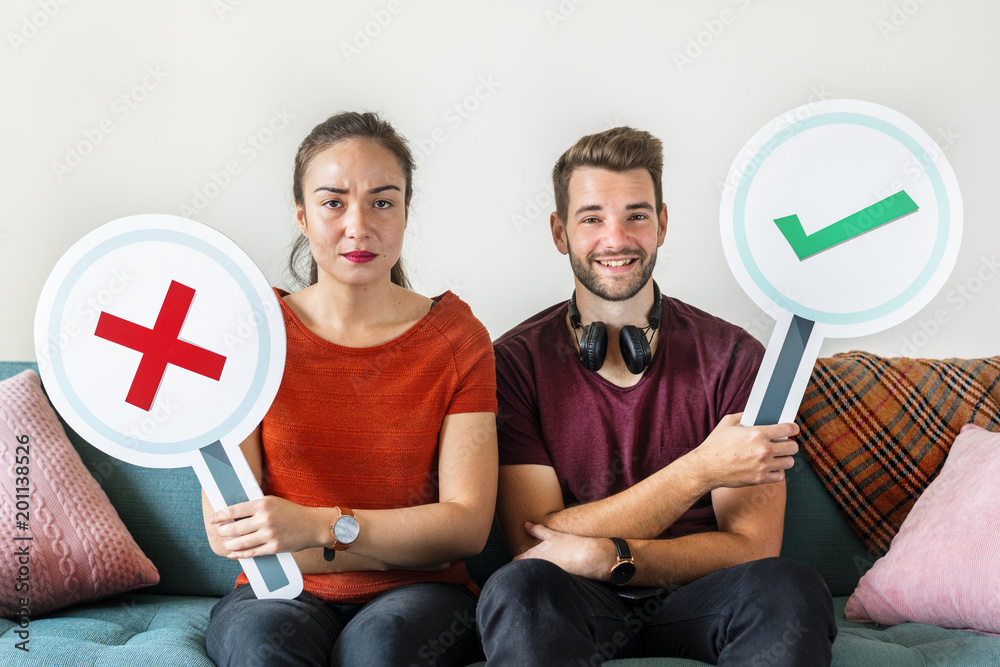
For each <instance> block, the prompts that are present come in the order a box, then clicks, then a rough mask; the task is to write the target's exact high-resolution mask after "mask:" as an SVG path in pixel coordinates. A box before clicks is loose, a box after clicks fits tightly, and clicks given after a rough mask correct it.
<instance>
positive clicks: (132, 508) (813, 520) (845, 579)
mask: <svg viewBox="0 0 1000 667" xmlns="http://www.w3.org/2000/svg"><path fill="white" fill-rule="evenodd" d="M29 368H30V369H33V370H35V371H36V372H37V366H36V365H35V364H33V363H29V362H0V380H2V379H6V378H8V377H11V376H13V375H16V374H17V373H20V372H21V371H23V370H26V369H29ZM64 426H65V424H64ZM66 432H67V434H68V436H69V438H70V441H71V442H72V443H73V445H74V446H75V447H76V449H77V451H78V452H79V453H80V457H81V458H82V459H83V463H84V465H86V466H87V469H88V470H90V472H91V474H92V475H93V476H94V478H95V479H96V480H97V481H98V483H99V484H100V485H101V487H102V488H103V489H104V492H105V493H106V494H107V496H108V498H109V499H110V500H111V503H112V504H113V505H114V506H115V509H116V510H117V511H118V515H119V516H120V517H121V519H122V521H123V522H124V524H125V526H126V527H127V528H128V530H129V532H130V533H131V534H132V537H133V538H134V539H135V541H136V542H137V543H138V545H139V547H140V548H141V549H142V551H143V553H145V554H146V556H147V557H148V558H149V559H150V560H152V561H153V563H154V564H155V565H156V567H157V569H158V570H159V572H160V583H159V584H157V585H156V586H153V587H150V588H147V589H144V590H145V591H147V592H156V593H172V594H180V595H224V594H225V593H227V592H228V591H230V590H231V589H232V587H233V584H234V582H235V580H236V577H237V576H238V575H239V573H240V566H239V564H238V563H234V562H231V561H229V560H227V559H225V558H220V557H219V556H216V555H215V554H214V553H213V552H212V550H211V549H210V548H209V546H208V540H207V539H206V537H205V527H204V523H203V521H202V513H201V485H200V484H199V483H198V478H197V476H196V475H195V474H194V471H193V470H191V469H190V468H174V469H160V468H140V467H138V466H134V465H131V464H129V463H124V462H122V461H119V460H117V459H115V458H113V457H111V456H108V455H107V454H105V453H103V452H101V451H100V450H98V449H96V448H95V447H93V446H91V445H90V444H88V443H87V442H85V441H84V440H83V439H82V438H81V437H80V436H79V435H77V434H76V433H75V432H74V431H73V430H72V429H70V428H69V427H66ZM787 485H788V503H787V509H786V512H785V535H784V546H783V549H782V555H784V556H787V557H789V558H793V559H795V560H798V561H800V562H802V563H805V564H806V565H809V566H810V567H813V568H814V569H815V570H816V571H817V572H819V573H820V574H821V575H822V576H823V578H824V579H825V580H826V582H827V585H828V586H829V587H830V590H831V592H832V593H833V594H834V595H847V594H850V593H851V591H853V590H854V588H855V586H856V585H857V581H858V578H859V577H860V576H861V574H863V573H864V572H865V571H866V570H867V569H868V568H869V567H870V566H871V565H872V563H873V562H874V560H875V558H874V557H873V556H872V555H871V554H870V553H869V552H868V550H867V549H866V548H865V546H864V544H863V543H862V542H861V540H860V539H859V538H858V537H857V536H856V535H855V533H854V532H853V531H852V529H851V528H850V526H849V524H848V522H847V520H846V519H845V518H844V515H843V514H842V513H841V511H840V509H839V508H838V507H837V506H836V504H835V503H834V502H833V499H832V498H831V497H830V495H829V494H828V493H827V492H826V490H825V489H824V488H823V486H822V484H821V482H820V480H819V479H818V478H817V477H816V474H815V473H814V472H813V471H812V469H811V468H810V467H809V465H808V463H806V461H805V460H803V459H802V458H801V456H797V457H796V463H795V467H794V468H792V470H791V471H789V473H788V476H787ZM509 561H510V555H509V554H508V553H507V550H506V548H505V546H504V544H503V540H502V539H501V536H500V532H499V530H498V529H497V525H496V523H495V522H494V525H493V531H492V533H491V534H490V539H489V541H488V543H487V545H486V548H485V549H484V550H483V552H482V553H481V554H480V555H478V556H475V557H473V558H469V559H467V561H466V562H467V564H468V567H469V572H470V573H471V575H472V577H473V579H475V580H476V581H477V582H478V583H479V584H480V585H482V584H483V583H485V581H486V579H487V578H488V577H489V575H490V574H492V573H493V572H494V571H495V570H496V569H497V568H498V567H500V566H501V565H503V564H504V563H507V562H509Z"/></svg>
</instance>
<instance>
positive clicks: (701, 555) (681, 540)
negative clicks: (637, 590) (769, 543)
mask: <svg viewBox="0 0 1000 667" xmlns="http://www.w3.org/2000/svg"><path fill="white" fill-rule="evenodd" d="M628 545H629V549H630V550H631V552H632V558H633V559H634V561H635V566H636V573H635V579H633V580H632V585H634V586H663V587H665V588H671V587H673V586H679V585H682V584H686V583H688V582H690V581H694V580H695V579H698V578H700V577H704V576H705V575H707V574H711V573H712V572H715V571H717V570H721V569H723V568H726V567H731V566H733V565H739V564H740V563H746V562H749V561H752V560H757V559H759V558H767V557H770V556H777V555H778V553H772V552H771V551H770V550H767V549H766V548H763V547H762V546H761V542H760V541H758V540H754V539H752V538H750V537H748V536H746V535H741V534H739V533H725V532H714V531H713V532H707V533H696V534H694V535H685V536H684V537H678V538H676V539H671V540H629V543H628Z"/></svg>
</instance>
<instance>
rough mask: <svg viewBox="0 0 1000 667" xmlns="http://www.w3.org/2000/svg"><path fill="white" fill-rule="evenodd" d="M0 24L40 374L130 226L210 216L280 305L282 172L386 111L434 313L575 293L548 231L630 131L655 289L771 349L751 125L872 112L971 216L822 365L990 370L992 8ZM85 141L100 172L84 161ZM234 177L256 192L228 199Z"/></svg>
mask: <svg viewBox="0 0 1000 667" xmlns="http://www.w3.org/2000/svg"><path fill="white" fill-rule="evenodd" d="M391 10H396V13H395V14H394V13H392V11H391ZM724 11H725V12H728V13H726V14H723V12H724ZM0 12H2V19H0V27H2V29H3V33H4V36H5V39H4V45H3V46H0V90H2V91H3V93H2V94H3V97H4V103H3V105H2V108H0V114H2V119H3V122H2V123H0V132H2V139H3V141H2V143H0V145H2V147H3V148H2V152H0V179H2V182H3V183H4V187H3V194H4V196H3V198H2V200H0V278H2V282H3V284H4V286H5V287H6V298H5V299H4V310H3V312H4V314H3V316H2V317H0V359H32V358H34V351H33V346H32V333H31V329H32V322H33V318H34V311H35V305H36V303H37V299H38V295H39V292H40V291H41V288H42V284H43V283H44V281H45V278H46V277H47V275H48V273H49V271H50V270H51V268H52V266H53V265H54V264H55V262H56V260H57V259H58V258H59V257H60V256H61V254H62V253H63V252H64V251H65V250H66V249H67V248H68V247H69V246H70V245H72V244H73V243H74V242H75V241H76V240H78V239H79V238H80V237H82V236H83V235H84V234H86V233H87V232H88V231H90V230H92V229H94V228H95V227H97V226H99V225H101V224H103V223H105V222H108V221H110V220H113V219H116V218H119V217H124V216H127V215H132V214H137V213H150V212H161V213H172V214H181V213H182V211H181V206H187V207H190V209H197V210H195V211H194V212H193V213H192V212H191V210H189V211H187V212H188V217H193V218H195V219H197V220H200V221H202V222H205V223H207V224H209V225H212V226H214V227H216V228H217V229H219V230H221V231H223V232H224V233H226V234H227V235H229V236H230V237H232V238H233V239H234V240H235V241H236V242H237V243H239V244H240V245H241V246H242V247H243V248H244V249H245V250H246V251H247V252H248V253H249V254H250V255H251V257H253V258H254V260H255V261H256V262H257V263H258V264H259V265H260V266H261V267H262V268H263V269H264V271H265V273H266V274H267V276H268V277H269V279H271V281H272V282H273V283H275V284H279V285H284V284H286V278H285V275H284V274H283V272H282V264H283V261H284V258H285V256H286V250H287V247H288V243H289V242H290V240H291V238H292V236H291V235H292V232H293V226H292V220H293V218H292V206H291V196H290V181H291V161H292V156H293V155H294V151H295V147H296V146H297V144H298V142H299V141H300V140H301V139H302V137H304V136H305V134H306V133H307V132H308V131H309V129H311V128H312V127H313V125H315V124H316V123H318V122H319V121H321V120H323V119H324V118H326V117H327V116H328V115H330V114H331V113H334V112H336V111H338V110H344V109H373V110H379V111H382V112H384V114H385V115H386V116H387V117H388V118H389V119H390V120H391V121H392V122H393V123H394V124H395V125H396V127H397V129H399V130H400V131H401V132H402V133H403V134H404V135H405V136H407V137H408V138H409V139H410V140H411V142H412V143H413V144H414V145H415V147H417V148H418V149H419V148H421V147H424V149H425V150H424V153H429V155H426V156H425V157H424V158H423V159H422V160H421V164H420V167H419V170H418V174H417V180H416V196H415V200H414V208H413V210H412V218H411V225H410V231H411V233H410V238H409V240H408V246H407V247H406V248H405V249H404V256H405V258H406V259H407V260H408V261H409V265H410V267H411V275H412V277H413V278H414V279H415V280H414V282H415V286H416V288H417V289H418V291H421V292H423V293H425V294H430V295H434V294H438V293H440V292H442V291H444V290H445V289H452V290H454V291H456V292H457V293H458V294H459V295H460V296H461V297H462V298H464V299H465V300H466V301H468V302H469V303H470V304H471V305H472V307H473V310H474V311H475V312H476V314H477V315H478V316H479V317H480V319H482V320H483V322H484V323H485V324H486V325H487V327H488V328H489V330H490V332H491V333H492V334H493V335H494V336H498V335H500V334H501V333H503V332H504V331H505V330H506V329H508V328H509V327H511V326H513V325H514V324H516V323H517V322H519V321H521V320H522V319H524V318H525V317H527V316H529V315H531V314H533V313H535V312H536V311H538V310H540V309H541V308H543V307H545V306H547V305H550V304H551V303H554V302H555V301H558V300H562V299H565V298H567V297H568V295H569V291H570V288H571V285H572V280H571V275H570V270H569V265H568V262H567V260H566V259H565V258H564V257H563V256H562V255H559V254H558V253H557V252H556V250H555V249H554V247H553V246H552V242H551V240H550V237H549V231H548V213H549V211H550V210H551V208H552V203H551V186H550V184H549V180H548V173H549V170H550V169H551V166H552V164H553V162H554V161H555V159H556V158H557V157H558V156H559V154H560V153H561V152H562V151H563V150H565V149H566V148H567V147H568V146H569V145H571V144H572V143H573V142H574V141H575V140H576V139H577V138H578V137H579V136H581V135H583V134H587V133H591V132H594V131H598V130H601V129H604V128H606V127H610V126H612V125H618V124H630V125H633V126H636V127H640V128H643V129H647V130H649V131H651V132H652V133H654V134H656V135H657V136H659V137H661V138H662V139H663V142H664V146H665V149H666V167H665V173H664V194H665V198H666V201H667V203H668V207H669V210H670V227H669V230H668V234H667V242H666V246H665V247H664V249H662V251H661V253H660V263H659V265H658V267H657V269H656V272H655V276H656V278H657V280H658V281H659V282H660V284H661V286H662V287H663V288H664V291H665V292H667V293H669V294H672V295H674V296H678V297H680V298H682V299H684V300H686V301H688V302H690V303H692V304H694V305H697V306H699V307H702V308H705V309H707V310H709V311H711V312H714V313H716V314H718V315H720V316H722V317H725V318H727V319H729V320H731V321H734V322H736V323H738V324H741V325H743V326H745V327H747V328H748V329H749V330H751V332H752V333H754V334H755V335H756V336H757V337H758V338H761V339H763V340H766V339H767V336H768V334H769V332H770V329H771V323H770V320H768V319H767V318H766V316H763V315H762V314H761V313H760V311H759V309H757V308H756V306H754V305H753V304H752V303H751V301H750V300H749V298H747V297H746V296H745V295H744V293H743V292H742V291H741V290H740V288H739V287H738V285H737V284H736V281H735V280H734V278H733V277H732V275H731V273H730V271H729V268H728V265H727V264H726V261H725V258H724V255H723V252H722V248H721V245H720V234H719V221H718V218H719V215H718V210H719V197H720V189H721V182H722V181H723V179H724V178H725V176H726V173H727V171H728V169H729V166H730V164H731V162H732V160H733V159H734V157H735V156H736V153H737V151H738V150H739V149H740V148H741V147H742V146H743V144H744V143H745V142H746V140H747V139H749V137H750V136H751V135H752V134H753V133H754V132H755V131H756V130H757V129H758V128H759V127H760V126H762V125H763V124H764V123H765V122H767V121H768V120H770V119H771V118H773V117H774V116H776V115H778V114H779V113H781V112H783V111H785V110H788V109H791V108H793V107H795V106H798V105H800V104H804V103H806V102H808V101H811V100H814V99H817V97H844V98H856V99H863V100H868V101H872V102H877V103H880V104H883V105H886V106H889V107H892V108H895V109H897V110H899V111H901V112H903V113H904V114H906V115H908V116H910V117H911V118H913V119H914V120H915V121H916V122H917V123H919V124H920V125H921V126H922V127H923V128H924V129H926V130H927V131H928V132H929V133H930V134H931V135H933V136H941V137H942V138H943V142H944V144H945V147H946V149H947V150H946V154H947V157H948V159H949V160H950V162H951V164H952V165H953V167H954V169H955V171H956V173H957V175H958V180H959V183H960V185H961V188H962V193H963V197H964V203H965V234H964V240H963V245H962V250H961V253H960V256H959V260H958V265H957V266H956V268H955V270H954V272H953V273H952V275H951V277H950V278H949V280H948V283H947V285H946V287H945V289H944V290H943V291H942V292H941V294H940V295H939V296H938V297H937V298H936V299H935V300H934V301H933V302H932V303H931V304H930V305H929V306H928V307H927V308H925V309H924V311H922V312H921V313H920V314H919V315H918V316H916V317H914V318H913V319H911V320H909V321H908V322H905V323H904V324H902V325H899V326H897V327H895V328H894V329H891V330H889V331H886V332H884V333H882V334H880V335H876V336H871V337H868V338H861V339H853V340H835V341H828V342H827V343H826V344H825V346H824V348H823V354H830V353H833V352H835V351H840V350H847V349H852V348H862V349H868V350H871V351H874V352H878V353H881V354H887V355H898V354H901V353H904V352H905V353H907V354H908V355H910V356H926V357H946V356H965V357H975V356H991V355H996V354H1000V344H998V342H997V338H996V334H995V332H996V331H997V329H998V326H997V325H998V324H1000V279H997V272H998V271H1000V266H998V265H997V264H996V263H995V258H996V256H997V255H998V254H1000V226H998V225H997V220H998V217H1000V216H998V215H997V213H996V212H995V211H993V209H992V206H993V203H992V202H994V199H993V195H992V194H991V193H992V192H994V188H995V182H996V180H997V176H998V172H1000V169H998V166H997V156H998V154H1000V153H998V150H1000V122H998V120H997V119H998V111H1000V76H998V72H1000V44H998V40H997V39H996V32H995V31H996V26H997V25H998V24H1000V4H998V3H995V2H993V1H992V0H950V1H949V2H944V1H943V0H919V1H918V0H840V1H838V2H803V1H802V0H712V1H706V0H674V1H672V2H656V1H653V0H649V1H638V0H633V1H629V2H610V1H601V0H587V1H584V0H561V2H560V0H543V1H542V2H527V1H525V0H522V1H520V2H503V3H501V2H470V1H467V0H464V1H458V0H453V1H449V2H430V1H425V2H414V1H413V0H393V1H392V2H390V1H389V0H375V1H366V2H331V1H329V0H301V1H299V2H294V3H280V4H279V3H276V2H271V3H266V2H262V1H261V0H197V1H196V0H175V1H171V2H166V1H160V2H126V1H125V0H89V1H84V0H6V2H5V3H4V6H3V9H2V10H0ZM720 17H721V18H720ZM722 18H725V19H727V20H728V21H729V22H728V23H724V22H722V20H721V19H722ZM378 19H381V20H382V22H383V23H386V25H384V26H379V25H378V23H377V22H376V21H377V20H378ZM365 30H368V31H369V32H371V33H376V34H375V36H373V37H365V38H364V41H362V39H361V38H360V37H359V32H360V33H361V34H363V32H364V31H365ZM713 32H714V33H717V34H713ZM698 41H701V42H702V43H703V44H707V46H703V47H699V46H697V42H698ZM355 42H356V43H357V45H358V46H357V47H356V48H357V50H356V51H354V52H350V49H346V47H345V45H348V46H351V47H353V46H354V45H355ZM365 42H367V44H365ZM699 49H700V53H699V52H698V51H699ZM685 52H687V53H688V54H689V55H691V56H692V60H691V62H688V63H681V64H679V63H678V59H677V56H678V54H680V55H683V54H685ZM477 94H478V95H479V97H480V98H481V99H476V95H477ZM463 104H464V105H466V106H467V107H468V108H469V110H468V111H464V110H463V112H462V114H463V115H459V114H458V113H457V112H456V111H455V110H454V108H453V107H454V106H455V105H459V106H460V107H461V105H463ZM252 136H258V137H260V139H261V140H269V142H270V143H267V144H266V145H261V149H260V150H257V149H256V148H253V147H252V145H251V144H250V143H248V141H249V139H248V138H249V137H252ZM81 143H82V144H83V145H82V147H81V148H80V150H81V152H87V153H88V154H87V155H85V156H83V157H82V158H80V160H79V161H77V160H75V159H74V158H73V157H72V156H70V157H69V158H68V157H67V153H68V152H69V151H71V150H74V147H78V146H79V145H80V144H81ZM88 144H96V145H93V146H92V147H90V146H88ZM88 148H92V149H91V150H89V151H88ZM427 148H432V149H433V151H432V152H431V151H430V150H426V149H427ZM68 160H69V161H68ZM56 163H61V164H63V165H67V167H68V168H69V169H70V170H69V171H67V170H65V169H62V168H59V167H57V166H56ZM227 163H231V164H230V166H234V167H235V168H236V169H238V173H237V174H236V175H235V176H232V177H231V178H229V179H228V182H227V179H226V178H221V177H218V174H217V175H216V178H217V179H218V180H219V181H220V182H222V183H223V184H224V187H221V188H217V187H215V186H214V185H213V176H212V174H213V172H216V173H217V172H220V171H222V170H224V169H225V167H226V165H227ZM236 169H234V171H235V170H236ZM57 172H58V173H57ZM206 190H207V194H208V195H210V198H205V199H199V197H197V196H196V192H200V193H202V195H201V196H204V194H205V193H206ZM536 202H537V205H536ZM935 317H937V319H938V320H939V321H940V322H943V323H939V324H937V325H936V327H935V326H930V325H929V324H928V322H930V321H931V320H934V318H935ZM928 330H931V331H933V335H926V333H925V332H926V331H928ZM904 343H909V345H904Z"/></svg>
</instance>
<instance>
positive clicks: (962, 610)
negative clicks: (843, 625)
mask: <svg viewBox="0 0 1000 667" xmlns="http://www.w3.org/2000/svg"><path fill="white" fill-rule="evenodd" d="M997 479H1000V433H991V432H989V431H987V430H985V429H983V428H980V427H979V426H974V425H972V424H969V425H967V426H964V427H962V430H961V432H960V433H959V435H958V437H957V438H956V439H955V443H954V444H953V445H952V447H951V451H950V452H949V453H948V458H947V459H946V460H945V462H944V465H943V466H942V468H941V472H940V474H938V476H937V477H936V478H935V479H934V481H933V482H931V484H930V486H928V487H927V489H926V490H925V491H924V492H923V494H921V496H920V497H919V498H918V499H917V502H916V503H915V504H914V505H913V509H912V510H910V513H909V515H907V517H906V519H905V520H904V521H903V525H902V526H901V527H900V529H899V532H898V533H897V534H896V536H895V537H894V538H893V540H892V543H891V544H890V545H889V552H888V553H887V554H886V555H885V556H883V557H882V558H880V559H879V560H877V561H876V562H875V565H874V566H873V567H872V569H871V570H869V571H868V572H867V573H866V574H865V575H864V576H863V577H862V578H861V581H859V582H858V587H857V589H856V590H855V591H854V594H853V595H852V596H851V597H850V599H849V600H848V601H847V607H846V609H845V614H846V616H847V620H849V621H855V622H861V623H864V622H872V621H874V622H876V623H881V624H882V625H895V624H897V623H906V622H908V621H914V622H917V623H926V624H928V625H937V626H940V627H943V628H960V629H964V630H977V631H979V632H985V633H988V634H997V633H1000V493H998V490H997V489H998V487H997Z"/></svg>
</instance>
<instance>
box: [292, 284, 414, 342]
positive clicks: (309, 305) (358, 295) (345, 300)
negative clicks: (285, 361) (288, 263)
mask: <svg viewBox="0 0 1000 667" xmlns="http://www.w3.org/2000/svg"><path fill="white" fill-rule="evenodd" d="M286 302H287V303H288V304H289V305H290V306H291V307H292V310H294V311H295V314H296V315H298V316H299V319H300V320H302V322H303V323H304V324H305V325H306V326H307V327H309V329H310V330H312V332H313V333H315V334H316V335H317V336H319V337H320V338H324V339H326V340H328V341H330V342H333V343H337V344H338V345H344V346H346V347H372V346H375V345H380V344H382V343H385V342H388V341H390V340H392V339H393V338H396V337H397V336H399V335H401V334H402V333H404V332H405V331H406V330H407V329H409V328H410V327H411V326H413V325H414V324H415V323H416V322H417V321H419V320H420V318H421V317H423V316H424V315H426V314H427V311H428V309H429V308H430V303H431V301H430V299H427V298H426V297H423V296H421V295H419V294H415V293H414V292H410V291H409V290H407V289H404V288H402V287H399V286H398V285H395V284H393V283H392V282H390V281H389V280H385V281H384V282H379V283H376V284H373V285H365V286H363V287H359V286H355V285H344V284H343V283H339V282H336V281H333V280H324V279H322V278H320V280H319V282H317V283H316V284H314V285H311V286H309V287H306V288H305V289H302V290H299V291H298V292H295V293H294V294H291V295H289V298H286Z"/></svg>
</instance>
